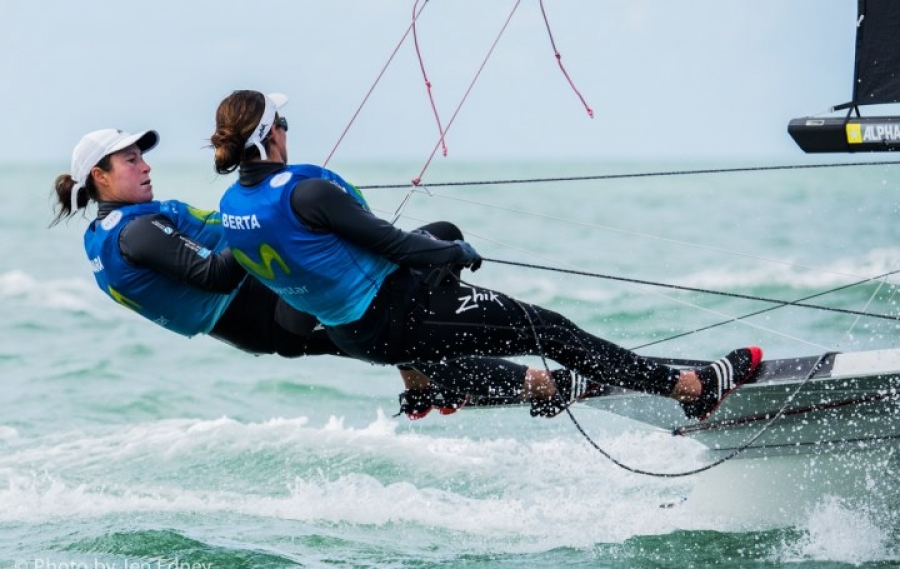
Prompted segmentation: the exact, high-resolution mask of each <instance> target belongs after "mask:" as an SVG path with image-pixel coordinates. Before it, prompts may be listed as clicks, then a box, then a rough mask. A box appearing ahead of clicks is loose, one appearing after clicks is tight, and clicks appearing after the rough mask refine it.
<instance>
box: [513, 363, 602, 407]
mask: <svg viewBox="0 0 900 569" xmlns="http://www.w3.org/2000/svg"><path fill="white" fill-rule="evenodd" d="M550 375H551V376H552V377H553V381H554V382H556V395H554V396H553V397H550V398H549V399H538V398H532V399H531V416H532V417H547V418H548V419H549V418H551V417H556V416H557V415H559V414H560V413H562V412H563V411H565V410H566V409H567V408H568V407H569V406H570V405H571V404H572V403H575V402H577V401H581V400H582V399H585V398H587V397H596V396H599V395H602V394H603V392H604V391H605V390H606V386H605V385H602V384H599V383H596V382H594V381H591V380H589V379H587V378H585V377H583V376H582V375H580V374H577V373H575V372H574V371H570V370H567V369H555V370H553V371H551V372H550Z"/></svg>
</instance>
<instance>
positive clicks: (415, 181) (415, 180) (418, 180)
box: [402, 0, 522, 187]
mask: <svg viewBox="0 0 900 569" xmlns="http://www.w3.org/2000/svg"><path fill="white" fill-rule="evenodd" d="M521 2H522V0H516V3H515V5H514V6H513V9H512V11H511V12H510V13H509V16H507V17H506V21H505V22H504V23H503V27H501V28H500V32H499V33H498V34H497V37H496V38H495V39H494V43H493V44H491V48H490V49H489V50H488V52H487V54H486V55H485V56H484V60H483V61H482V62H481V66H480V67H479V68H478V71H477V72H476V73H475V76H474V77H473V78H472V82H471V83H469V87H468V88H467V89H466V92H465V93H464V94H463V96H462V99H460V101H459V105H457V107H456V110H455V111H453V115H452V116H451V117H450V120H449V121H448V122H447V127H446V128H445V129H444V134H443V135H442V136H441V140H439V141H438V142H437V144H435V145H434V149H433V150H432V151H431V155H430V156H428V160H426V161H425V165H424V166H423V167H422V171H421V172H419V175H418V176H416V177H415V178H413V180H412V184H413V185H414V186H418V185H419V184H420V183H421V181H422V176H424V175H425V170H427V169H428V166H429V165H431V161H432V160H433V159H434V155H435V154H436V153H437V149H438V148H439V147H440V145H441V141H442V140H443V138H444V136H446V135H447V132H448V131H449V130H450V127H451V126H453V122H454V121H455V120H456V116H457V115H458V114H459V111H460V109H462V106H463V104H464V103H465V102H466V99H468V98H469V93H471V92H472V88H473V87H474V86H475V82H476V81H478V78H479V77H480V76H481V72H482V71H484V67H485V65H487V62H488V59H490V57H491V55H493V53H494V48H496V47H497V43H499V41H500V38H501V37H502V36H503V33H504V32H505V31H506V28H507V26H509V22H510V21H511V20H512V17H513V15H514V14H515V13H516V10H518V9H519V4H520V3H521ZM402 187H406V186H402Z"/></svg>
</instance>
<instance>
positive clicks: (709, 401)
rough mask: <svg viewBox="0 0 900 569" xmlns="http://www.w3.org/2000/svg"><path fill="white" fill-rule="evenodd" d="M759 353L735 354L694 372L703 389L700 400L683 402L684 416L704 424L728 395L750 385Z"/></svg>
mask: <svg viewBox="0 0 900 569" xmlns="http://www.w3.org/2000/svg"><path fill="white" fill-rule="evenodd" d="M762 357H763V353H762V349H760V348H758V347H756V346H750V347H749V348H741V349H739V350H735V351H733V352H731V353H730V354H728V355H727V356H725V357H724V358H722V359H719V360H716V361H714V362H713V363H711V364H710V365H708V366H706V367H703V368H700V369H698V370H697V377H699V378H700V383H701V384H702V385H703V391H702V392H701V393H700V397H698V398H697V399H695V400H694V401H690V402H682V403H681V407H682V409H684V414H685V415H687V416H688V417H691V418H693V419H700V420H701V421H704V420H706V419H708V418H709V416H710V415H712V414H713V412H715V410H716V409H718V408H719V405H721V404H722V401H723V400H724V399H725V398H726V397H728V396H729V395H730V394H731V392H733V391H734V390H735V389H737V388H738V387H740V386H741V385H743V384H745V383H747V382H749V381H750V380H751V379H752V378H753V374H754V373H755V372H756V368H757V367H759V362H761V361H762Z"/></svg>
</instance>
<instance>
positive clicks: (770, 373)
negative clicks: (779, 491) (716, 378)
mask: <svg viewBox="0 0 900 569" xmlns="http://www.w3.org/2000/svg"><path fill="white" fill-rule="evenodd" d="M588 403H589V404H590V405H592V406H594V407H597V408H601V409H605V410H607V411H609V412H612V413H616V414H619V415H623V416H626V417H629V418H631V419H634V420H637V421H641V422H644V423H649V424H651V425H655V426H657V427H660V428H663V429H666V430H669V431H671V432H672V433H673V434H674V435H676V436H688V437H692V438H694V439H696V440H697V441H699V442H701V443H703V444H704V445H705V446H706V447H707V448H709V449H710V452H712V453H713V454H714V455H715V456H716V457H721V456H726V455H731V454H734V453H738V454H737V457H739V458H754V457H759V456H777V455H790V454H820V453H830V452H854V451H867V450H872V449H876V448H879V447H884V446H895V445H897V444H898V442H900V350H878V351H868V352H855V353H848V354H826V355H824V356H821V357H805V358H796V359H783V360H772V361H766V362H763V364H762V365H761V367H760V370H759V372H758V374H757V376H756V380H755V382H754V383H750V384H747V385H745V386H743V387H741V388H739V389H738V390H736V391H735V392H734V393H732V395H731V396H729V397H728V398H727V399H725V401H724V402H723V403H722V405H721V406H720V407H719V409H718V410H716V412H715V413H714V414H713V415H712V416H711V417H710V418H709V419H707V420H706V421H696V420H689V419H687V418H685V416H684V414H683V413H682V412H681V408H680V406H679V405H678V404H677V403H676V402H674V401H672V400H668V399H665V398H661V397H653V396H648V395H645V394H639V393H635V392H629V391H627V390H613V393H612V394H610V395H606V396H604V397H599V398H595V399H591V400H590V401H588Z"/></svg>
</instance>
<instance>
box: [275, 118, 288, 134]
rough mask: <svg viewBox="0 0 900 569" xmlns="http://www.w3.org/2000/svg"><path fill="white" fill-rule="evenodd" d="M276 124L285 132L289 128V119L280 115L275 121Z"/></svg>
mask: <svg viewBox="0 0 900 569" xmlns="http://www.w3.org/2000/svg"><path fill="white" fill-rule="evenodd" d="M275 126H276V127H278V128H280V129H281V130H283V131H284V132H287V130H288V124H287V119H286V118H284V117H278V119H277V120H276V121H275Z"/></svg>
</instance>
